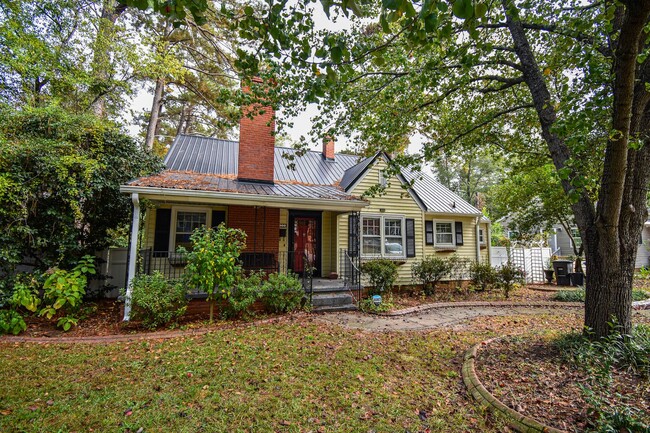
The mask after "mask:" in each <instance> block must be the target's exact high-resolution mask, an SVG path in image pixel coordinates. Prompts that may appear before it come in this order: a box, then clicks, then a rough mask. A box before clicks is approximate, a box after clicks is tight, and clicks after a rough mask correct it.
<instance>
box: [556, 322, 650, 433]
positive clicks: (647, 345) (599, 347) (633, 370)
mask: <svg viewBox="0 0 650 433" xmlns="http://www.w3.org/2000/svg"><path fill="white" fill-rule="evenodd" d="M610 326H611V327H612V332H611V333H610V334H609V336H607V337H605V338H602V339H600V340H592V339H590V338H589V334H588V333H587V334H586V335H585V334H581V333H580V334H579V333H572V334H567V335H564V336H562V337H561V338H559V339H558V340H557V341H556V342H555V344H556V346H557V347H558V349H559V350H560V353H561V354H562V356H563V357H564V359H565V360H566V361H568V362H570V363H571V364H573V365H574V367H575V368H578V369H581V370H583V371H584V372H585V373H587V377H588V381H587V382H586V383H585V384H580V385H579V386H580V388H581V390H582V393H583V398H584V399H585V402H586V403H587V404H588V406H589V410H588V413H589V414H590V417H591V423H592V428H588V429H587V431H589V432H612V433H614V432H633V433H634V432H640V433H645V432H648V431H650V425H648V424H647V423H645V422H643V421H642V416H641V413H640V411H639V410H638V409H637V408H635V407H633V406H631V405H628V404H626V403H622V404H619V405H612V404H611V401H610V399H609V398H608V397H610V396H611V395H616V396H617V399H618V400H619V401H624V400H625V399H624V398H623V397H622V396H621V395H620V394H617V391H616V389H615V387H614V382H613V373H614V371H615V370H619V371H625V372H626V373H627V374H629V375H636V376H638V377H639V380H641V381H647V380H648V378H650V326H648V325H644V324H639V325H636V326H635V327H634V328H633V330H632V333H631V335H624V336H622V335H620V333H619V332H618V331H617V328H618V327H617V325H616V324H615V323H611V324H610Z"/></svg>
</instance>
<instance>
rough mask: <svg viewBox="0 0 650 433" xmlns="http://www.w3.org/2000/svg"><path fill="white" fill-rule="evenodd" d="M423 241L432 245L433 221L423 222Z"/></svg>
mask: <svg viewBox="0 0 650 433" xmlns="http://www.w3.org/2000/svg"><path fill="white" fill-rule="evenodd" d="M424 238H425V239H424V242H425V243H426V244H427V245H433V221H425V222H424Z"/></svg>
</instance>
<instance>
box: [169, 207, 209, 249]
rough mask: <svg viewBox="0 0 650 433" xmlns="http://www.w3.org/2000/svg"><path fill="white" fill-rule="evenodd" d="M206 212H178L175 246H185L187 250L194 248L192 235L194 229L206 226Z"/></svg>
mask: <svg viewBox="0 0 650 433" xmlns="http://www.w3.org/2000/svg"><path fill="white" fill-rule="evenodd" d="M206 220H207V213H206V212H187V211H178V212H176V231H175V234H174V236H175V238H174V241H175V248H178V247H185V248H186V249H187V250H191V249H192V242H191V241H190V236H191V235H192V232H193V231H194V229H197V228H199V227H202V226H205V225H206V223H207V221H206Z"/></svg>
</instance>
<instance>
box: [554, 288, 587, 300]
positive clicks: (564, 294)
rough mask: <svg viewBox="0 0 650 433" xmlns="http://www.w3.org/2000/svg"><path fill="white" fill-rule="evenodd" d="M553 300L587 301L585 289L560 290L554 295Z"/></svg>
mask: <svg viewBox="0 0 650 433" xmlns="http://www.w3.org/2000/svg"><path fill="white" fill-rule="evenodd" d="M553 300H554V301H559V302H585V290H584V289H576V290H558V291H557V292H555V294H554V295H553Z"/></svg>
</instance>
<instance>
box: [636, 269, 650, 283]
mask: <svg viewBox="0 0 650 433" xmlns="http://www.w3.org/2000/svg"><path fill="white" fill-rule="evenodd" d="M635 277H637V278H640V279H642V280H650V266H644V267H642V268H641V269H639V271H638V272H637V273H636V275H635Z"/></svg>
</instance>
